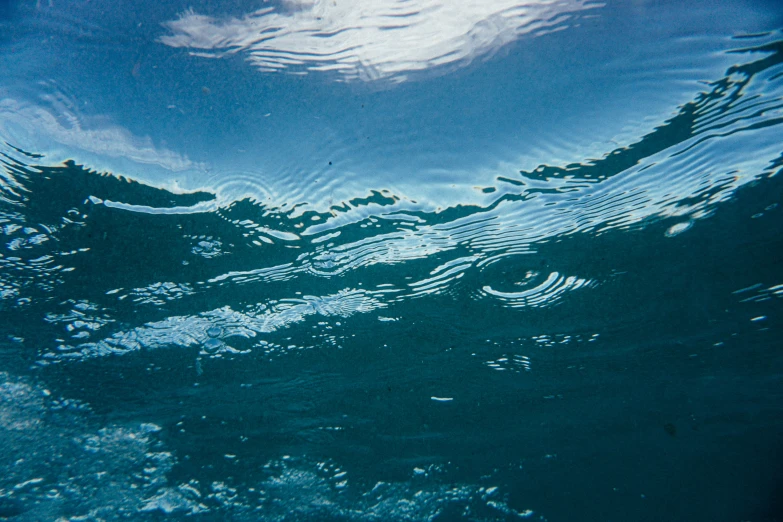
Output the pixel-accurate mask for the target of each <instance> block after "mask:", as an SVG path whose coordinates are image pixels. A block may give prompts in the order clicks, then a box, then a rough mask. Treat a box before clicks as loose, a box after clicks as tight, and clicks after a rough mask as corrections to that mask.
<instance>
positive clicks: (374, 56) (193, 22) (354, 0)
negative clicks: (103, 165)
mask: <svg viewBox="0 0 783 522" xmlns="http://www.w3.org/2000/svg"><path fill="white" fill-rule="evenodd" d="M599 6H600V4H595V3H590V2H588V1H585V0H561V1H553V0H536V1H529V2H524V3H520V2H518V1H515V0H463V1H460V2H444V1H443V0H416V1H412V0H398V1H396V2H387V1H381V0H369V1H368V0H339V1H335V0H328V1H326V0H324V1H321V0H311V1H307V0H295V1H293V0H289V1H287V2H284V4H283V9H281V10H273V9H262V10H259V11H256V12H253V13H250V14H248V15H245V16H243V17H241V18H235V17H231V18H224V19H217V18H213V17H210V16H205V15H200V14H197V13H196V12H194V11H188V12H186V13H183V14H182V15H181V16H180V17H179V18H178V19H177V20H173V21H170V22H166V23H165V24H164V26H165V27H166V28H167V29H169V31H171V33H170V34H168V35H165V36H163V37H161V38H160V42H162V43H163V44H165V45H168V46H171V47H177V48H186V49H191V52H192V54H194V55H197V56H204V57H222V56H226V55H232V54H235V53H241V52H242V53H246V54H247V56H248V60H249V61H250V63H252V64H253V65H255V66H256V67H258V68H259V69H261V70H263V71H275V70H290V71H292V72H297V73H305V72H308V71H335V72H337V73H338V74H339V76H340V77H341V78H342V79H344V80H356V79H359V80H364V81H373V80H379V79H386V80H390V81H393V82H402V81H405V80H407V79H408V76H409V74H410V73H414V72H423V71H426V70H430V69H433V68H436V67H438V68H439V67H449V68H454V67H459V66H463V65H466V64H468V63H470V62H471V61H472V60H474V59H476V58H479V57H486V56H488V55H491V54H492V53H493V52H495V51H496V50H498V49H499V48H501V47H503V46H504V45H507V44H509V43H511V42H513V41H514V40H516V39H517V38H519V37H520V36H522V35H526V34H531V35H540V34H544V33H548V32H552V31H556V30H560V29H564V28H566V27H567V25H568V23H569V21H570V20H571V19H572V17H573V14H574V13H576V12H578V11H583V10H586V9H591V8H595V7H599Z"/></svg>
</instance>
